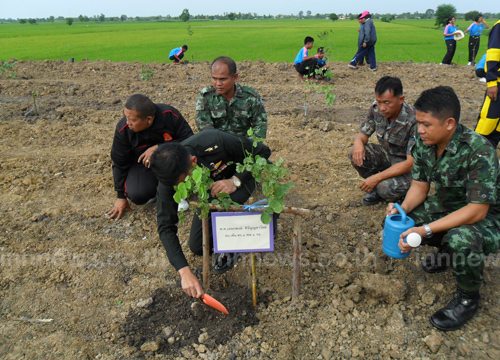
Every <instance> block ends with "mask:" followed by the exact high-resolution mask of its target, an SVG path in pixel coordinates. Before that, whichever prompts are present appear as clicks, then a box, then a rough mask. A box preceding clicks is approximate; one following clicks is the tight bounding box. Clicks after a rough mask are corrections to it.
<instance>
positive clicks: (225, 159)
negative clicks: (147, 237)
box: [151, 129, 271, 298]
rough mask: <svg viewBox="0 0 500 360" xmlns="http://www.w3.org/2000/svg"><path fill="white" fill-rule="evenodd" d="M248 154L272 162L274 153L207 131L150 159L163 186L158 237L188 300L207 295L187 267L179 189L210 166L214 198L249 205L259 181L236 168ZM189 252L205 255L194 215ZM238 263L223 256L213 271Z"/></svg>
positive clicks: (234, 256) (231, 256)
mask: <svg viewBox="0 0 500 360" xmlns="http://www.w3.org/2000/svg"><path fill="white" fill-rule="evenodd" d="M247 153H253V155H254V156H255V155H259V156H261V157H263V158H265V159H268V158H269V156H270V155H271V150H269V148H268V147H267V146H266V145H264V144H262V143H259V144H258V145H257V147H256V148H254V147H253V140H251V139H249V138H246V137H240V136H236V135H233V134H230V133H228V132H225V131H221V130H217V129H207V130H204V131H201V132H199V133H197V134H195V135H193V136H191V137H190V138H188V139H186V140H185V141H183V142H181V143H175V144H174V143H165V144H162V145H160V146H159V147H158V149H156V151H155V152H154V153H153V156H152V157H151V169H152V170H153V173H154V174H155V176H156V178H157V179H158V182H159V184H158V189H157V198H156V199H157V206H158V214H157V219H158V234H159V235H160V240H161V242H162V243H163V246H164V247H165V250H166V251H167V256H168V260H169V261H170V263H171V264H172V265H173V266H174V267H175V269H176V270H177V271H178V272H179V275H180V277H181V285H182V289H183V290H184V292H185V293H186V294H188V295H189V296H192V297H195V298H199V297H201V296H202V295H203V293H204V291H203V288H202V286H201V284H200V281H199V280H198V278H197V277H196V276H195V275H194V274H193V272H192V271H191V268H190V267H189V265H188V262H187V260H186V257H185V256H184V253H183V252H182V248H181V244H180V242H179V238H178V236H177V223H178V221H179V218H178V216H177V207H178V206H177V203H176V202H175V201H174V198H173V196H174V193H175V191H174V185H178V184H179V183H181V182H183V181H184V179H185V178H186V176H187V175H189V174H190V172H191V170H192V169H193V168H194V166H195V165H196V164H197V165H199V166H205V167H208V168H209V169H210V177H211V178H212V179H213V180H214V183H213V184H212V186H211V188H210V190H209V196H210V197H217V194H219V193H226V194H229V196H230V197H231V199H232V200H233V201H234V202H236V203H238V204H244V203H245V202H246V201H247V200H248V198H249V197H250V195H251V194H252V192H253V190H254V189H255V180H254V178H253V177H252V174H251V173H250V172H248V171H244V172H242V173H237V172H236V164H237V163H243V159H245V157H246V156H247ZM209 219H210V216H209ZM189 248H190V249H191V251H192V252H193V253H194V254H195V255H203V247H202V222H201V219H200V218H199V217H198V214H195V215H194V216H193V222H192V225H191V234H190V237H189ZM237 259H238V255H237V254H236V253H234V254H228V253H222V254H220V255H219V257H218V259H217V261H216V263H215V266H214V269H213V271H214V272H215V273H219V274H221V273H224V272H226V271H228V270H230V269H232V268H233V267H234V265H235V263H236V261H237Z"/></svg>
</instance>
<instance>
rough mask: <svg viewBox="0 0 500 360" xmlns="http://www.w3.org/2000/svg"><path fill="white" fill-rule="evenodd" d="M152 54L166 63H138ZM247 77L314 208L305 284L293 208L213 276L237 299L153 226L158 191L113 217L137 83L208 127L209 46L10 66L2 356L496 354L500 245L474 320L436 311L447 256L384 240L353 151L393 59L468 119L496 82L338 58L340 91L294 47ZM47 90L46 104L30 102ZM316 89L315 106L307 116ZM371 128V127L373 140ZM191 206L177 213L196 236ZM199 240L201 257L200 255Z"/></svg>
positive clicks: (411, 88)
mask: <svg viewBox="0 0 500 360" xmlns="http://www.w3.org/2000/svg"><path fill="white" fill-rule="evenodd" d="M143 67H147V68H148V69H149V70H151V72H152V73H153V76H152V77H151V79H150V80H149V81H145V80H141V79H140V77H139V76H140V74H141V71H142V68H143ZM238 69H239V71H238V72H239V74H240V78H239V82H240V83H241V84H244V85H248V86H252V87H254V88H255V89H257V90H258V91H259V93H260V94H261V96H262V98H263V101H264V105H265V107H266V110H267V113H268V117H269V130H268V140H267V144H268V145H269V146H270V148H271V149H272V151H273V155H272V157H271V159H273V160H276V159H278V158H280V157H281V158H283V159H284V161H285V166H286V167H287V168H288V169H289V171H290V180H291V181H293V182H295V184H296V186H295V187H294V188H293V189H292V191H291V193H290V195H289V196H288V198H287V205H290V206H295V207H301V208H308V209H311V210H312V215H311V216H310V217H308V218H305V219H304V221H303V226H302V235H303V243H302V244H301V245H302V247H301V250H302V253H301V263H302V287H301V295H300V296H299V297H298V298H296V299H291V276H292V244H291V239H292V236H293V217H292V216H289V215H283V216H282V217H281V218H280V223H279V232H278V235H277V238H276V239H275V251H274V252H272V253H260V254H257V272H258V282H259V303H258V306H257V307H256V308H254V307H253V305H252V295H251V290H250V289H251V287H250V286H251V274H250V258H249V256H243V258H242V259H241V260H240V261H239V263H238V265H237V267H236V268H235V269H233V270H232V271H230V272H229V273H227V274H224V275H215V274H212V275H211V284H212V287H211V289H210V291H209V293H210V294H212V295H213V296H214V297H215V298H216V299H218V300H219V301H221V302H222V303H223V304H224V305H225V306H226V307H227V309H228V310H229V315H224V314H222V313H220V312H217V311H216V310H213V309H211V308H208V307H207V306H206V305H204V304H202V303H201V301H200V300H195V299H192V298H189V297H187V296H186V295H184V293H183V292H182V289H181V288H180V283H179V277H178V274H177V273H176V272H175V271H174V269H173V268H172V267H171V266H170V264H169V263H168V261H167V258H166V256H165V251H164V249H163V247H162V245H161V243H160V241H159V239H158V235H157V232H156V205H155V204H148V205H145V206H133V208H134V211H132V212H128V213H127V214H126V215H125V216H124V218H123V219H121V220H120V221H112V220H109V219H107V218H105V217H104V213H105V212H106V211H108V210H109V209H111V207H112V205H113V203H114V201H115V196H116V195H115V193H114V191H113V180H112V174H111V160H110V156H109V154H110V148H111V143H112V139H113V131H114V128H115V125H116V123H117V121H118V120H119V119H120V118H121V117H122V108H123V104H124V102H125V101H126V99H127V98H128V97H129V96H130V95H131V94H134V93H143V94H146V95H148V96H149V97H150V98H151V99H152V100H153V101H154V102H160V103H168V104H171V105H173V106H175V107H176V108H178V109H179V110H180V111H181V112H182V114H183V115H184V117H185V118H186V119H187V120H188V122H189V123H190V125H191V126H192V127H193V129H194V128H195V122H194V118H195V110H194V109H195V103H196V99H197V96H198V94H199V91H200V90H201V89H202V88H203V87H204V86H206V85H208V84H210V65H209V63H195V64H189V65H183V66H181V65H177V66H176V65H172V64H158V63H151V64H142V63H113V62H108V61H96V62H89V61H81V62H77V63H70V62H65V61H62V60H58V61H37V62H32V61H19V62H17V63H16V65H15V71H16V72H17V76H16V77H15V78H14V79H10V78H7V77H2V78H0V197H1V201H0V230H1V231H0V358H2V359H55V358H61V359H198V358H201V359H287V360H288V359H348V358H359V359H366V358H369V359H390V358H393V359H470V358H475V359H499V358H500V322H499V317H500V301H499V297H498V294H499V292H500V286H499V280H500V272H499V267H498V263H497V262H496V257H492V258H490V259H488V264H487V266H486V269H485V281H484V286H483V287H482V288H481V296H482V300H481V307H480V310H479V312H478V314H477V316H476V317H475V318H474V319H472V320H471V321H470V322H469V323H467V324H466V325H465V326H464V328H463V329H461V330H459V331H455V332H449V333H443V332H440V331H437V330H435V329H433V328H432V326H431V325H430V324H429V321H428V318H429V317H430V316H431V315H432V314H433V313H434V312H435V311H436V310H438V309H440V308H441V307H443V306H444V305H445V304H447V303H448V301H449V300H450V299H451V294H452V293H453V292H454V287H455V281H454V278H453V276H452V274H451V272H450V271H448V272H444V273H441V274H436V275H430V274H427V273H425V272H424V271H422V269H421V268H420V262H421V259H422V258H423V257H424V256H425V255H426V254H428V253H430V252H432V251H433V249H429V248H426V247H421V248H418V249H417V250H414V251H413V253H412V255H411V256H410V257H409V258H407V259H402V260H394V261H391V260H390V259H389V258H387V257H386V256H385V255H384V254H383V252H382V242H381V223H382V221H383V219H384V213H385V207H386V204H378V205H375V206H372V207H365V206H362V205H361V198H362V196H363V192H362V191H361V190H360V189H359V184H360V183H361V178H360V177H359V176H358V175H357V173H356V172H355V171H354V169H353V168H352V167H351V165H350V162H349V160H348V159H347V152H348V151H349V148H350V147H351V146H352V142H353V139H354V137H355V135H356V134H357V132H358V130H359V125H360V123H361V121H362V120H363V118H364V116H365V115H366V113H367V111H368V108H369V106H370V105H371V103H372V102H373V100H374V86H375V83H376V81H377V80H378V79H379V78H380V77H381V76H383V75H392V76H398V77H400V78H401V80H402V81H403V84H404V87H405V95H406V99H407V101H408V102H409V103H410V104H412V103H413V102H414V101H415V100H416V98H417V97H418V95H419V94H420V92H422V91H423V90H425V89H428V88H431V87H434V86H437V85H449V86H452V87H453V88H454V89H455V91H456V92H457V94H458V96H459V98H460V100H461V103H462V117H461V122H462V123H464V124H465V125H467V126H469V127H472V126H473V125H474V124H475V122H476V118H477V115H478V112H479V109H480V106H481V104H482V100H483V96H484V91H485V84H482V83H480V82H478V80H477V79H476V77H475V75H474V69H472V68H471V67H466V66H439V65H437V64H413V63H381V64H379V67H378V71H377V72H376V73H372V72H370V71H369V70H368V69H364V68H363V69H359V70H351V69H349V68H347V66H346V64H344V63H334V64H333V73H334V75H335V77H334V79H333V81H332V82H331V83H329V85H334V86H335V89H334V92H335V94H336V100H335V103H334V104H333V106H331V107H329V106H327V105H326V103H325V95H324V94H318V93H317V92H316V91H315V89H313V88H310V87H306V86H305V85H304V83H303V82H301V81H300V80H299V79H298V77H297V75H296V73H295V71H294V69H293V66H292V65H291V64H286V63H264V62H261V61H257V62H241V63H238ZM32 91H37V92H39V97H38V98H37V103H38V105H39V108H40V114H39V115H38V116H23V115H24V114H25V113H26V112H28V111H29V110H30V109H31V108H32V98H31V93H32ZM304 101H306V102H307V116H304V108H301V106H303V105H304ZM372 140H373V139H372ZM189 228H190V220H187V221H186V223H185V224H183V225H182V226H180V229H179V236H180V239H181V241H183V242H184V241H186V240H187V237H188V233H189ZM183 246H184V247H185V253H186V254H187V255H188V261H189V262H190V264H191V265H192V268H193V269H194V270H196V272H197V273H200V269H201V265H202V262H201V259H200V258H197V257H194V256H193V255H192V254H190V253H189V250H188V248H187V244H184V245H183Z"/></svg>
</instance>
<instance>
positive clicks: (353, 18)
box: [349, 14, 357, 20]
mask: <svg viewBox="0 0 500 360" xmlns="http://www.w3.org/2000/svg"><path fill="white" fill-rule="evenodd" d="M356 17H357V15H356V14H349V20H355V19H356Z"/></svg>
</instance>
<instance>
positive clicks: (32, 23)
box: [28, 19, 36, 25]
mask: <svg viewBox="0 0 500 360" xmlns="http://www.w3.org/2000/svg"><path fill="white" fill-rule="evenodd" d="M28 22H29V23H30V24H31V25H35V24H36V19H28Z"/></svg>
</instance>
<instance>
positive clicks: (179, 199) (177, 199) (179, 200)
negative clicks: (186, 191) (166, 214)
mask: <svg viewBox="0 0 500 360" xmlns="http://www.w3.org/2000/svg"><path fill="white" fill-rule="evenodd" d="M181 199H182V196H181V194H180V193H179V192H178V191H177V192H176V193H175V194H174V200H175V202H176V203H177V204H180V203H181Z"/></svg>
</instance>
